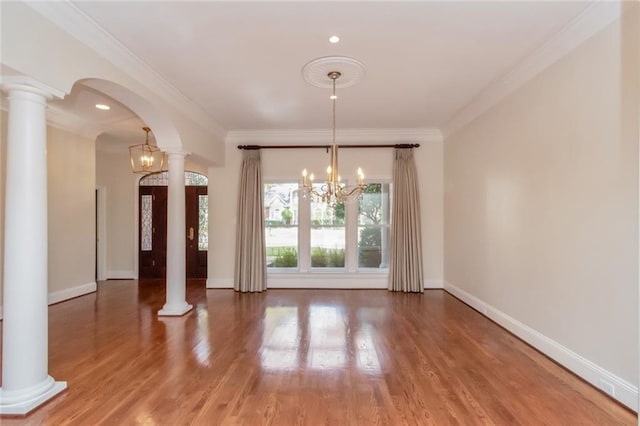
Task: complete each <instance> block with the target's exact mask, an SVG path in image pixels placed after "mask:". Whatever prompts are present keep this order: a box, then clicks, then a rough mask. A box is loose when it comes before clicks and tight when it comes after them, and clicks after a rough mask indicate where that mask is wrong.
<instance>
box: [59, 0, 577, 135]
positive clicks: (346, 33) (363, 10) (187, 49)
mask: <svg viewBox="0 0 640 426" xmlns="http://www.w3.org/2000/svg"><path fill="white" fill-rule="evenodd" d="M75 5H76V6H77V7H78V8H80V9H81V10H82V11H83V12H84V13H86V14H87V15H88V16H89V17H90V18H91V19H93V20H94V21H95V22H96V23H97V24H98V25H100V26H101V27H102V28H103V29H105V30H106V31H107V32H109V33H110V34H111V35H112V36H113V37H114V38H116V39H117V40H119V41H120V42H121V43H122V44H123V45H124V46H126V47H127V48H128V49H129V50H130V51H131V52H133V53H134V54H135V55H137V56H138V57H139V58H140V59H142V60H143V61H144V62H146V63H147V64H148V65H149V66H151V67H152V68H153V69H154V70H155V71H157V72H158V73H159V74H160V75H161V76H163V77H164V78H165V79H166V80H167V81H168V82H169V83H171V84H172V85H173V86H175V87H176V88H177V89H178V90H180V91H181V92H182V93H183V94H185V95H186V96H187V97H188V98H190V99H191V100H193V101H194V102H195V103H197V104H199V105H200V106H201V107H203V108H204V109H205V111H206V112H208V114H209V115H210V116H211V117H212V118H213V119H214V120H216V121H217V122H218V123H219V124H220V125H221V126H222V127H224V128H225V129H227V130H251V129H319V128H328V127H330V124H331V121H330V103H329V100H328V95H329V93H328V90H327V89H319V88H317V87H313V86H310V85H309V84H307V83H305V82H304V80H303V79H302V75H301V69H302V67H303V66H304V64H305V63H307V62H308V61H310V60H312V59H315V58H317V57H320V56H327V55H345V56H351V57H354V58H356V59H358V60H360V61H362V62H363V63H364V64H365V66H366V68H367V71H366V75H365V77H364V80H363V81H362V82H361V83H360V84H358V85H357V86H353V87H350V88H345V89H343V90H341V91H339V92H338V95H339V99H338V104H337V109H338V123H337V124H338V127H341V128H374V129H375V128H440V127H441V126H442V125H443V124H444V123H445V122H447V121H448V120H450V119H451V118H452V117H454V116H455V114H456V112H457V111H459V110H460V109H461V108H463V107H464V106H465V105H467V104H469V103H470V102H471V101H472V100H473V99H474V97H476V96H477V95H478V94H479V93H480V92H481V91H482V90H483V89H484V88H485V87H487V86H488V85H489V84H491V83H492V82H494V81H496V80H498V79H500V78H501V77H502V76H504V75H505V74H506V73H508V72H509V71H510V70H511V69H513V68H514V67H515V66H516V65H517V64H518V63H519V62H520V61H522V60H523V59H524V58H526V57H527V56H528V55H529V54H531V53H532V52H533V51H534V50H536V49H537V48H539V47H540V46H541V45H543V44H544V43H545V42H546V41H548V40H549V39H551V38H552V37H553V36H554V35H556V34H557V33H558V32H560V31H561V30H562V29H563V28H564V27H565V26H567V24H568V23H569V22H570V21H571V20H572V19H574V18H575V17H576V16H578V15H579V14H580V13H581V12H583V11H584V10H585V9H586V8H587V7H588V6H589V3H588V2H579V1H578V2H576V1H572V2H544V1H538V2H510V3H507V2H497V1H496V2H484V1H470V2H453V1H447V2H444V1H443V2H265V1H262V2H180V1H172V2H107V1H103V2H76V3H75ZM332 34H337V35H339V36H340V38H341V41H340V43H338V44H335V45H333V44H330V43H329V42H328V38H329V36H330V35H332ZM93 95H95V93H94V94H93ZM80 101H81V99H79V100H78V102H80ZM63 102H69V101H68V100H65V101H63ZM87 108H90V107H87ZM91 114H92V116H96V114H95V111H92V113H91ZM97 119H100V116H99V115H97ZM122 120H123V122H124V123H129V124H131V123H130V122H128V121H127V117H122ZM117 122H118V120H114V125H116V127H117ZM139 125H140V123H136V125H135V126H139ZM131 126H133V124H131ZM132 128H133V127H132ZM140 135H141V136H140V138H141V139H142V137H143V136H144V135H143V133H142V131H140ZM134 143H138V142H137V141H136V142H134Z"/></svg>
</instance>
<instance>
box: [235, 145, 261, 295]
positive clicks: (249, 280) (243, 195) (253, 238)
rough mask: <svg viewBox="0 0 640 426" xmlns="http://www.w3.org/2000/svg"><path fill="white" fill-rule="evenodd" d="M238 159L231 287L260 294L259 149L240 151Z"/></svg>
mask: <svg viewBox="0 0 640 426" xmlns="http://www.w3.org/2000/svg"><path fill="white" fill-rule="evenodd" d="M242 156H243V157H242V169H241V172H240V193H239V197H238V213H237V214H238V217H237V221H236V223H237V224H236V264H235V277H234V278H235V279H234V282H235V284H234V288H235V289H236V291H240V292H243V293H245V292H260V291H262V290H266V289H267V259H266V252H265V245H264V216H263V207H262V204H263V203H262V165H261V163H260V150H258V149H256V150H243V151H242Z"/></svg>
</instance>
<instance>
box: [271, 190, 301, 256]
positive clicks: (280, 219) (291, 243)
mask: <svg viewBox="0 0 640 426" xmlns="http://www.w3.org/2000/svg"><path fill="white" fill-rule="evenodd" d="M264 222H265V241H266V248H267V266H268V267H271V268H296V267H297V266H298V184H297V183H266V184H264Z"/></svg>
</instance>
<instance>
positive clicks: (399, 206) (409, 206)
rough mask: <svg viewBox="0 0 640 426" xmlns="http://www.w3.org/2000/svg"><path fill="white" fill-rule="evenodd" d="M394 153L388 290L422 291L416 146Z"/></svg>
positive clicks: (397, 149) (400, 149)
mask: <svg viewBox="0 0 640 426" xmlns="http://www.w3.org/2000/svg"><path fill="white" fill-rule="evenodd" d="M394 155H395V158H394V162H393V203H392V205H393V209H392V215H391V259H390V262H389V290H391V291H404V292H415V293H418V292H420V293H422V292H424V284H423V280H422V234H421V232H420V198H419V194H418V175H417V173H416V164H415V161H414V159H413V149H407V148H396V149H395V153H394Z"/></svg>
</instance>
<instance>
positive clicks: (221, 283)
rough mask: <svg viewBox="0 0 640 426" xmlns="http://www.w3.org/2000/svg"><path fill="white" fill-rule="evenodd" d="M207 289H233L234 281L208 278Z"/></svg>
mask: <svg viewBox="0 0 640 426" xmlns="http://www.w3.org/2000/svg"><path fill="white" fill-rule="evenodd" d="M207 288H233V280H232V279H214V278H207Z"/></svg>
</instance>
